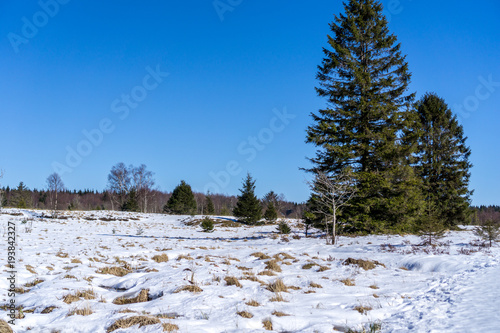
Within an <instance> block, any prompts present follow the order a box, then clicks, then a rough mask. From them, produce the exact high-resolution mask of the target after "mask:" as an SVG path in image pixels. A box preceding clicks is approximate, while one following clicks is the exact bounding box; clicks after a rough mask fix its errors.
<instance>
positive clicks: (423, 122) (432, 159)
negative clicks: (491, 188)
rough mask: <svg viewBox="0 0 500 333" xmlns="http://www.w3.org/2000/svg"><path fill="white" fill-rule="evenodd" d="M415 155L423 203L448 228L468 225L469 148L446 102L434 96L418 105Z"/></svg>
mask: <svg viewBox="0 0 500 333" xmlns="http://www.w3.org/2000/svg"><path fill="white" fill-rule="evenodd" d="M416 110H417V114H418V125H417V126H418V129H419V132H418V141H417V142H418V150H417V151H418V154H417V164H416V169H417V173H418V175H419V176H420V178H422V179H423V181H424V191H425V196H426V200H428V201H430V202H431V203H430V204H432V205H433V206H435V207H436V210H435V211H436V213H437V214H438V216H437V218H438V219H439V220H440V221H442V222H443V223H444V226H445V227H447V228H450V227H453V226H456V225H457V224H463V223H467V222H468V220H469V217H470V214H471V211H470V208H469V204H470V198H469V197H470V195H471V193H472V192H471V191H469V188H468V186H469V177H470V172H469V169H470V168H471V166H472V165H471V163H470V162H469V156H470V153H471V152H470V149H469V147H467V145H466V143H465V141H466V139H467V137H465V136H464V132H463V128H462V126H461V125H460V124H459V123H458V121H457V118H456V116H454V115H453V113H452V111H451V110H450V108H449V107H448V105H447V104H446V103H445V101H444V100H443V99H442V98H440V97H439V96H437V95H436V94H434V93H428V94H426V95H424V96H423V97H422V98H421V99H420V100H419V101H418V102H417V103H416Z"/></svg>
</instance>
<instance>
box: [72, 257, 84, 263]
mask: <svg viewBox="0 0 500 333" xmlns="http://www.w3.org/2000/svg"><path fill="white" fill-rule="evenodd" d="M71 263H72V264H81V263H82V261H81V260H80V259H76V258H75V259H71Z"/></svg>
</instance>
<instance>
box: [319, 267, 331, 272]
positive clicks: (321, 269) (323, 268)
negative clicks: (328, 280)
mask: <svg viewBox="0 0 500 333" xmlns="http://www.w3.org/2000/svg"><path fill="white" fill-rule="evenodd" d="M329 269H330V267H328V266H319V269H318V272H324V271H327V270H329Z"/></svg>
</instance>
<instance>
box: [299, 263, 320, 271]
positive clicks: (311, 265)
mask: <svg viewBox="0 0 500 333" xmlns="http://www.w3.org/2000/svg"><path fill="white" fill-rule="evenodd" d="M314 266H318V264H317V263H315V262H309V263H307V264H305V265H303V266H302V269H311V268H313V267H314Z"/></svg>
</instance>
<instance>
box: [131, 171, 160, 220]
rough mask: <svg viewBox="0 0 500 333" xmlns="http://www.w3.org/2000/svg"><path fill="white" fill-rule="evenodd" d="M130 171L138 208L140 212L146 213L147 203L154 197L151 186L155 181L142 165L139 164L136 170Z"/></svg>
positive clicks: (151, 173)
mask: <svg viewBox="0 0 500 333" xmlns="http://www.w3.org/2000/svg"><path fill="white" fill-rule="evenodd" d="M130 170H131V173H132V180H133V185H132V187H133V188H134V189H135V191H136V193H137V196H138V201H139V206H140V208H141V211H142V212H144V213H147V212H148V202H149V200H150V198H151V197H152V196H153V195H154V192H153V186H154V184H155V181H154V179H153V172H151V171H148V170H147V167H146V165H144V164H141V165H140V166H139V167H137V168H134V167H131V168H130Z"/></svg>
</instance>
